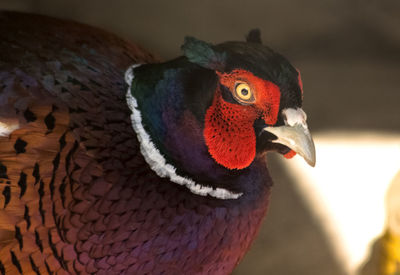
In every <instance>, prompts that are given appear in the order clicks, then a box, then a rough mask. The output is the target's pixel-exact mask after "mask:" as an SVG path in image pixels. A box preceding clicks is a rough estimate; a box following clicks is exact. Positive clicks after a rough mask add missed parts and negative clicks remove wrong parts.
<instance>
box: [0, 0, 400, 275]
mask: <svg viewBox="0 0 400 275" xmlns="http://www.w3.org/2000/svg"><path fill="white" fill-rule="evenodd" d="M0 9H9V10H18V11H25V12H34V13H39V14H45V15H51V16H55V17H59V18H67V19H73V20H75V21H79V22H83V23H88V24H90V25H94V26H98V27H101V28H103V29H106V30H109V31H111V32H114V33H116V34H118V35H120V36H122V37H124V38H126V39H128V40H131V41H133V42H137V43H138V44H140V45H142V46H143V47H145V48H147V49H149V50H150V51H151V52H153V53H155V54H156V55H158V56H159V57H161V58H163V59H168V58H173V57H175V56H177V55H179V54H180V51H179V48H180V45H181V43H182V41H183V37H184V36H185V35H192V36H195V37H197V38H200V39H203V40H206V41H209V42H213V43H218V42H223V41H226V40H242V39H243V38H244V36H245V34H246V33H247V32H248V30H249V29H251V28H254V27H257V28H260V29H261V31H262V38H263V42H264V44H266V45H269V46H270V47H271V48H273V49H275V50H276V51H278V52H281V53H282V54H283V55H285V56H286V57H287V58H288V59H289V60H291V62H292V63H293V64H294V65H295V66H296V67H297V68H298V69H299V70H300V71H301V74H302V78H303V83H304V92H305V101H304V109H305V110H306V112H307V114H308V118H309V119H308V123H309V126H310V128H311V131H312V133H313V136H314V138H315V143H316V147H317V166H316V167H315V168H313V169H311V168H308V167H306V164H305V163H304V162H302V161H299V160H298V159H296V158H295V159H294V160H286V159H283V158H282V157H280V156H276V155H271V156H270V159H269V167H270V171H271V173H272V175H273V178H274V180H275V187H274V190H273V196H272V202H271V205H270V210H269V213H268V216H267V219H265V221H264V224H263V226H262V228H261V231H260V233H259V236H258V239H257V240H256V241H255V243H254V245H253V247H252V248H251V251H250V252H249V253H248V254H247V256H246V257H245V259H244V260H243V261H242V263H241V264H240V265H239V267H238V268H237V269H236V270H235V272H234V274H235V275H242V274H251V275H264V274H278V275H280V274H283V275H285V274H289V275H290V274H296V275H303V274H304V275H309V274H311V275H313V274H327V275H341V274H361V275H367V274H371V275H372V274H391V275H392V274H395V270H396V261H398V262H397V268H399V271H400V263H399V262H400V255H399V254H400V203H399V202H400V188H399V185H400V178H399V176H398V177H397V178H395V175H396V173H397V172H398V171H399V169H400V110H399V105H400V88H399V86H400V1H399V0H302V1H299V0H298V1H296V0H270V1H268V0H264V1H261V0H246V1H244V0H218V1H211V0H202V1H190V0H169V1H161V0H160V1H156V0H146V1H136V0H130V1H128V0H114V1H106V0H85V1H78V0H58V1H52V0H0ZM396 242H397V243H396ZM396 253H397V254H396Z"/></svg>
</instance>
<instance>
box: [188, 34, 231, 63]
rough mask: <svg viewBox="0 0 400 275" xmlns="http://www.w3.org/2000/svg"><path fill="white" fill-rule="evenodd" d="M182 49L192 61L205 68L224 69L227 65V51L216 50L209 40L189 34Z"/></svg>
mask: <svg viewBox="0 0 400 275" xmlns="http://www.w3.org/2000/svg"><path fill="white" fill-rule="evenodd" d="M181 49H182V50H183V54H184V55H185V56H186V57H187V58H188V60H189V61H190V62H192V63H195V64H197V65H199V66H201V67H203V68H207V69H212V70H217V71H223V69H224V67H225V60H226V53H224V52H218V51H216V50H215V49H214V47H213V46H212V45H211V44H209V43H207V42H204V41H201V40H198V39H196V38H194V37H190V36H187V37H185V42H184V43H183V45H182V47H181Z"/></svg>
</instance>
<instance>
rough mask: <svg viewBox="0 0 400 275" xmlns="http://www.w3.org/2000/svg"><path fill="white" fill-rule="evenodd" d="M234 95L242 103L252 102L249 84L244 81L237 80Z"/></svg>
mask: <svg viewBox="0 0 400 275" xmlns="http://www.w3.org/2000/svg"><path fill="white" fill-rule="evenodd" d="M235 97H236V98H237V99H238V100H239V102H242V103H252V102H253V101H254V97H253V92H252V91H251V88H250V86H249V85H248V84H247V83H244V82H237V83H236V85H235Z"/></svg>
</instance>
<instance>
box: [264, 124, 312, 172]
mask: <svg viewBox="0 0 400 275" xmlns="http://www.w3.org/2000/svg"><path fill="white" fill-rule="evenodd" d="M264 131H268V132H270V133H272V134H274V135H275V136H276V137H277V139H276V140H273V141H272V142H275V143H280V144H283V145H285V146H287V147H289V148H290V149H292V150H293V151H295V152H296V153H297V154H298V155H299V156H301V157H303V158H304V160H305V161H306V162H307V163H308V164H309V165H310V166H312V167H315V163H316V156H315V145H314V141H313V139H312V137H311V134H310V132H309V130H308V128H307V126H306V125H302V124H295V125H293V126H288V125H286V126H277V127H265V128H264Z"/></svg>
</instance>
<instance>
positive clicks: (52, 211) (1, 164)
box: [0, 12, 315, 275]
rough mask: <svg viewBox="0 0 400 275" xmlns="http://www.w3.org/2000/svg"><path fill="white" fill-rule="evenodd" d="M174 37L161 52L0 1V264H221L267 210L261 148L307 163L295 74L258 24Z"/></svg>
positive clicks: (57, 270) (175, 268)
mask: <svg viewBox="0 0 400 275" xmlns="http://www.w3.org/2000/svg"><path fill="white" fill-rule="evenodd" d="M182 50H183V56H181V57H178V58H176V59H174V60H171V61H167V62H164V63H161V62H159V61H158V60H157V59H156V58H154V57H153V56H152V55H151V54H150V53H148V52H147V51H145V50H144V49H142V48H140V47H139V46H136V45H134V44H131V43H129V42H127V41H125V40H122V39H120V38H118V37H116V36H115V35H113V34H110V33H107V32H105V31H102V30H98V29H96V28H93V27H90V26H86V25H82V24H79V23H74V22H69V21H63V20H58V19H54V18H49V17H44V16H39V15H28V14H20V13H11V12H3V13H1V14H0V273H1V274H92V273H95V274H108V275H109V274H229V273H230V272H232V270H233V269H234V268H235V266H236V265H237V264H238V263H239V261H240V260H241V259H242V257H243V256H244V254H245V253H246V251H247V250H248V249H249V247H250V245H251V243H252V241H253V240H254V238H255V236H256V234H257V231H258V229H259V227H260V223H261V221H262V219H263V217H264V216H265V214H266V210H267V207H268V202H269V197H270V191H271V186H272V180H271V177H270V175H269V173H268V170H267V167H266V158H265V155H266V153H267V152H269V151H277V152H279V153H281V154H283V155H285V156H286V157H288V158H290V157H292V156H293V155H295V154H296V153H297V154H299V155H301V156H302V157H303V158H304V159H305V160H306V161H307V162H308V163H309V164H310V165H314V163H315V150H314V144H313V141H312V139H311V136H310V133H309V130H308V129H307V124H306V115H305V113H304V112H303V110H302V109H301V106H302V100H303V92H302V84H301V78H300V73H299V72H298V71H297V70H296V69H295V68H294V67H293V66H292V65H291V64H290V63H289V62H288V61H287V60H286V59H285V58H284V57H283V56H281V55H280V54H278V53H276V52H274V51H272V50H271V49H269V48H268V47H266V46H263V45H262V44H261V39H260V33H259V31H257V30H253V31H250V33H249V34H248V36H247V41H246V42H226V43H222V44H218V45H212V44H209V43H207V42H204V41H201V40H198V39H195V38H193V37H187V38H186V39H185V42H184V44H183V46H182ZM125 82H126V83H125Z"/></svg>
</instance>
